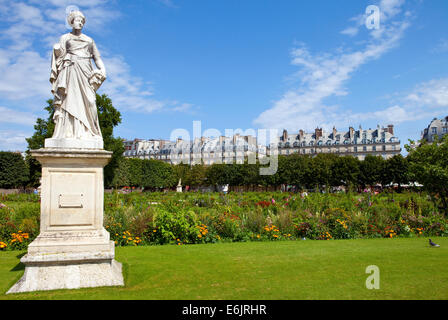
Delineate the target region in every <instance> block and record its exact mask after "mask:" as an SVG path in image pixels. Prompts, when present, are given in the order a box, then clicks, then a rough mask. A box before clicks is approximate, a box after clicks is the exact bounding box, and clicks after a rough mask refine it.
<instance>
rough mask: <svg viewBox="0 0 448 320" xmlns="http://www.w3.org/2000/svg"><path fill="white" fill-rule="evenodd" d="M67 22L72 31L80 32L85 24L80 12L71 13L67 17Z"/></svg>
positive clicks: (84, 18)
mask: <svg viewBox="0 0 448 320" xmlns="http://www.w3.org/2000/svg"><path fill="white" fill-rule="evenodd" d="M67 22H68V24H69V25H70V26H71V27H72V28H73V29H77V30H81V29H82V28H83V27H84V24H85V23H86V17H84V15H83V14H82V12H81V11H78V10H76V11H72V12H70V14H69V15H68V17H67Z"/></svg>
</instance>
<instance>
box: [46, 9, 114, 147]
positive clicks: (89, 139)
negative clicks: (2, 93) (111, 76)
mask: <svg viewBox="0 0 448 320" xmlns="http://www.w3.org/2000/svg"><path fill="white" fill-rule="evenodd" d="M67 21H68V23H69V24H70V25H71V26H72V27H73V30H72V32H70V33H67V34H64V35H63V36H61V38H60V40H59V43H57V44H55V45H54V48H53V57H52V62H51V75H50V82H51V84H52V90H51V91H52V93H53V95H54V106H55V113H54V117H53V119H54V122H55V130H54V134H53V137H52V138H51V139H47V140H46V141H45V147H67V148H70V147H75V148H95V149H102V148H103V138H102V135H101V130H100V126H99V122H98V112H97V107H96V90H98V88H99V87H100V86H101V84H102V83H103V81H104V80H105V79H106V68H105V67H104V63H103V61H102V60H101V56H100V53H99V51H98V49H97V47H96V45H95V42H94V41H93V40H92V39H91V38H90V37H88V36H86V35H84V34H82V33H81V31H82V28H83V26H84V24H85V21H86V19H85V17H84V15H83V14H82V13H81V12H80V11H73V12H71V13H70V15H69V16H68V18H67ZM92 59H93V60H94V61H95V64H96V66H97V68H98V69H97V70H94V69H93V67H92V63H91V60H92Z"/></svg>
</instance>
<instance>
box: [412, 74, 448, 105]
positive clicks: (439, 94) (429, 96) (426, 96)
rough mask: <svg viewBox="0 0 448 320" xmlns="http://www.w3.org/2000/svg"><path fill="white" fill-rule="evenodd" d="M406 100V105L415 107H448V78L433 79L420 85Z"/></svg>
mask: <svg viewBox="0 0 448 320" xmlns="http://www.w3.org/2000/svg"><path fill="white" fill-rule="evenodd" d="M405 100H406V103H408V104H410V105H415V106H425V107H429V108H440V107H448V78H442V79H433V80H431V81H428V82H425V83H422V84H419V85H418V86H417V87H416V88H415V89H414V91H413V92H412V93H410V94H409V95H407V96H406V98H405Z"/></svg>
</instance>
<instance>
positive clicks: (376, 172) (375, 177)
mask: <svg viewBox="0 0 448 320" xmlns="http://www.w3.org/2000/svg"><path fill="white" fill-rule="evenodd" d="M384 165H385V160H384V159H383V157H381V156H373V155H368V156H366V157H365V159H364V160H363V161H361V164H360V175H359V182H360V184H361V185H362V186H363V187H365V186H373V185H375V184H377V183H382V182H383V183H384Z"/></svg>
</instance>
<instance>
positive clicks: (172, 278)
mask: <svg viewBox="0 0 448 320" xmlns="http://www.w3.org/2000/svg"><path fill="white" fill-rule="evenodd" d="M433 241H434V242H437V243H439V244H440V245H441V247H440V248H431V247H429V245H428V239H427V238H408V239H404V238H396V239H362V240H333V241H311V240H307V241H281V242H246V243H220V244H205V245H184V246H173V245H166V246H147V247H120V248H116V259H117V260H118V261H119V262H122V263H123V270H124V277H125V286H124V287H103V288H89V289H81V290H55V291H47V292H34V293H26V294H12V295H5V292H6V291H7V290H8V289H9V288H10V287H11V286H12V285H13V284H14V283H15V282H16V281H17V280H18V279H19V278H20V277H21V275H22V274H23V265H21V264H20V263H19V257H20V254H23V252H18V251H9V252H0V291H1V295H0V299H77V300H79V299H151V300H153V299H175V300H182V299H189V300H190V299H191V300H195V299H212V300H215V299H238V300H245V299H255V300H257V299H265V300H270V299H280V300H283V299H448V238H434V239H433ZM369 265H377V266H378V267H379V268H380V279H381V280H380V289H379V290H368V289H367V288H366V286H365V281H366V279H367V277H368V276H369V274H366V273H365V269H366V267H367V266H369Z"/></svg>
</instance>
